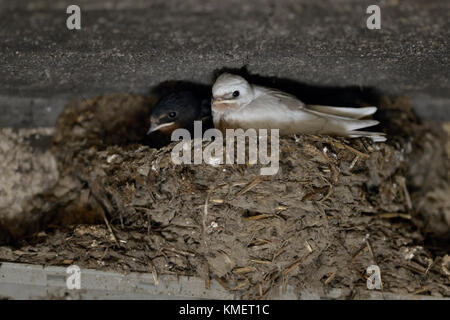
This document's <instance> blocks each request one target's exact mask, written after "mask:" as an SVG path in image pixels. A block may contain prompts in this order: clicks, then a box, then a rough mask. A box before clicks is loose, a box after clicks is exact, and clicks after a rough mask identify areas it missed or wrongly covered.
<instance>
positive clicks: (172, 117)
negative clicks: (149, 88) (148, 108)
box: [147, 91, 201, 134]
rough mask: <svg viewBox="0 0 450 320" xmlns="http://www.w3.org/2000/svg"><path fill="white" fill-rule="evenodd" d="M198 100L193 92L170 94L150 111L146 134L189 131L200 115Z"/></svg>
mask: <svg viewBox="0 0 450 320" xmlns="http://www.w3.org/2000/svg"><path fill="white" fill-rule="evenodd" d="M200 107H201V106H200V102H199V98H198V97H196V96H195V94H194V93H193V92H190V91H181V92H172V93H170V94H168V95H167V96H165V97H163V98H162V99H161V100H160V101H159V102H158V103H157V104H156V106H155V108H154V109H153V110H152V113H151V116H150V129H149V130H148V132H147V134H150V133H152V132H155V131H160V132H162V133H164V134H171V133H172V132H173V131H174V130H175V129H178V128H185V129H189V128H191V127H192V126H193V123H194V121H195V120H197V118H198V117H199V115H200V114H201V109H200Z"/></svg>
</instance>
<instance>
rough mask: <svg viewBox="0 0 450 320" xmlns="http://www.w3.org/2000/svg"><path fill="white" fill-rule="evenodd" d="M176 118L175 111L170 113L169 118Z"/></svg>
mask: <svg viewBox="0 0 450 320" xmlns="http://www.w3.org/2000/svg"><path fill="white" fill-rule="evenodd" d="M176 116H177V113H176V112H175V111H172V112H170V113H169V118H175V117H176Z"/></svg>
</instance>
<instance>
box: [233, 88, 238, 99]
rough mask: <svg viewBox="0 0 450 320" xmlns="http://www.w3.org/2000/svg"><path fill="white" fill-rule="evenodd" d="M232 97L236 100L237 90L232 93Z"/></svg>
mask: <svg viewBox="0 0 450 320" xmlns="http://www.w3.org/2000/svg"><path fill="white" fill-rule="evenodd" d="M233 97H235V98H236V97H239V91H237V90H236V91H234V92H233Z"/></svg>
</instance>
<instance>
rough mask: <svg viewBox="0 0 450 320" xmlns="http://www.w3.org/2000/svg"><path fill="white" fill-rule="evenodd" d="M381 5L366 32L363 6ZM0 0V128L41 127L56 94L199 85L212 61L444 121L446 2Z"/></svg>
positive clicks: (56, 103)
mask: <svg viewBox="0 0 450 320" xmlns="http://www.w3.org/2000/svg"><path fill="white" fill-rule="evenodd" d="M374 3H377V4H379V6H380V8H381V19H382V20H381V30H368V29H367V27H366V19H367V17H368V16H369V15H368V14H366V8H367V7H368V6H369V5H371V4H374ZM70 4H74V2H73V1H64V0H51V1H50V0H36V1H25V0H20V1H7V0H0V27H1V28H0V39H1V42H0V61H1V65H2V67H1V68H0V114H1V116H0V126H15V127H32V126H52V125H53V124H54V121H55V119H56V117H57V115H58V114H59V112H60V111H61V110H62V108H63V106H64V105H65V103H66V102H68V101H69V100H72V99H77V100H80V99H84V98H87V97H90V96H96V95H101V94H104V93H111V92H131V93H147V92H148V91H149V88H151V87H153V86H155V85H157V84H158V83H160V82H162V81H165V80H174V79H175V80H176V79H178V80H181V79H185V80H192V81H197V82H201V83H206V84H207V83H211V81H212V79H213V72H214V71H215V70H218V69H221V68H223V67H232V68H241V67H244V66H245V67H247V69H248V71H249V72H250V73H252V74H259V75H261V76H274V77H280V78H288V79H292V80H296V81H300V82H302V83H307V84H312V85H320V86H350V85H356V86H361V87H365V86H369V87H374V88H376V89H379V90H381V91H382V92H383V93H386V94H396V95H407V96H410V97H411V99H412V103H413V105H414V106H415V108H416V110H417V111H418V113H419V114H420V115H422V116H425V117H428V118H432V119H443V118H446V119H447V120H448V119H450V115H449V112H448V108H449V104H450V90H449V89H450V84H449V74H450V71H449V70H450V69H449V68H448V66H449V39H450V36H449V30H450V28H449V21H450V10H449V9H450V2H449V1H448V0H434V1H427V0H410V1H398V0H385V1H372V0H370V1H366V0H363V1H360V0H338V1H335V0H334V1H332V0H321V1H317V0H303V1H297V0H282V1H270V0H262V1H257V2H256V1H237V0H230V1H194V0H188V1H175V0H168V1H167V0H164V1H162V0H157V1H143V0H134V1H118V0H107V1H100V0H96V1H92V0H90V1H88V0H78V1H76V4H78V5H79V6H80V7H81V10H82V22H81V23H82V29H81V30H79V31H69V30H68V29H67V28H66V18H67V17H68V15H67V14H66V8H67V6H68V5H70Z"/></svg>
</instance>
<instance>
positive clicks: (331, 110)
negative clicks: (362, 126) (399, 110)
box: [307, 105, 377, 119]
mask: <svg viewBox="0 0 450 320" xmlns="http://www.w3.org/2000/svg"><path fill="white" fill-rule="evenodd" d="M307 108H308V109H310V110H314V111H318V112H321V113H326V114H331V115H335V116H341V117H346V118H352V119H361V118H364V117H367V116H370V115H372V114H374V113H375V112H376V111H377V107H364V108H342V107H328V106H318V105H308V106H307Z"/></svg>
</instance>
